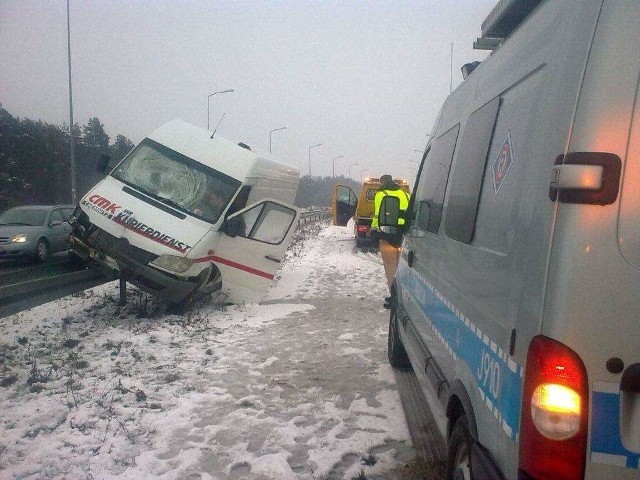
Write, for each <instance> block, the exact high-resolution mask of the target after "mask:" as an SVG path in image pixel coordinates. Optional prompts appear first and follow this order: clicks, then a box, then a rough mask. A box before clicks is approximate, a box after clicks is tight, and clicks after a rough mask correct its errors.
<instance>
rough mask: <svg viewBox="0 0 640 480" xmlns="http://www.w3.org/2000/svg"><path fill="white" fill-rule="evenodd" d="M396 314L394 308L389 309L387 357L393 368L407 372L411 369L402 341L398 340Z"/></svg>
mask: <svg viewBox="0 0 640 480" xmlns="http://www.w3.org/2000/svg"><path fill="white" fill-rule="evenodd" d="M392 305H393V302H392ZM397 312H398V311H397V309H396V308H395V307H392V308H391V315H390V316H389V337H388V339H387V356H388V357H389V363H390V364H391V366H392V367H393V368H397V369H399V370H409V369H411V363H410V362H409V357H408V356H407V351H406V350H405V349H404V345H402V340H400V333H399V332H398V313H397Z"/></svg>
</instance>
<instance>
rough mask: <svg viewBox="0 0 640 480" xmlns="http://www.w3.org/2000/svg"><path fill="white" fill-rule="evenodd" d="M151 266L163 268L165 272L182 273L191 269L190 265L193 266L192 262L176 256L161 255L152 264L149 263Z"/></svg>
mask: <svg viewBox="0 0 640 480" xmlns="http://www.w3.org/2000/svg"><path fill="white" fill-rule="evenodd" d="M151 264H152V265H155V266H156V267H160V268H164V269H165V270H171V271H172V272H176V273H182V272H186V271H187V270H189V269H190V268H191V265H193V260H191V259H188V258H184V257H178V256H176V255H161V256H159V257H158V258H156V259H155V260H154V261H153V262H151Z"/></svg>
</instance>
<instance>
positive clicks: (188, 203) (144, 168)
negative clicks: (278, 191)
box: [111, 138, 240, 223]
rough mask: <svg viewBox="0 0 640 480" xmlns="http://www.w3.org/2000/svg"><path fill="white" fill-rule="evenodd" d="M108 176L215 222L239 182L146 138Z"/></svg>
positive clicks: (161, 200) (186, 211) (191, 213)
mask: <svg viewBox="0 0 640 480" xmlns="http://www.w3.org/2000/svg"><path fill="white" fill-rule="evenodd" d="M111 176H113V177H114V178H116V179H118V180H120V181H121V182H123V183H126V184H127V185H129V186H130V187H133V188H135V189H137V190H139V191H141V192H143V193H146V194H147V195H149V196H151V197H153V198H155V199H156V200H158V201H160V202H163V203H165V204H166V205H170V206H172V207H174V208H176V209H178V210H180V211H182V212H184V213H188V214H189V215H193V216H195V217H198V218H200V219H202V220H206V221H207V222H210V223H215V222H216V221H217V220H218V219H219V218H220V215H221V214H222V212H223V211H224V209H225V208H226V206H227V205H228V204H229V201H230V200H231V198H232V197H233V195H234V194H235V193H236V191H237V190H238V188H239V187H240V182H239V181H238V180H235V179H233V178H231V177H229V176H228V175H225V174H223V173H221V172H218V171H217V170H214V169H213V168H210V167H207V166H206V165H203V164H201V163H199V162H196V161H195V160H193V159H191V158H189V157H186V156H184V155H182V154H180V153H178V152H176V151H174V150H171V149H170V148H167V147H165V146H164V145H161V144H159V143H157V142H154V141H153V140H150V139H148V138H146V139H144V140H143V141H142V143H140V145H138V146H137V147H136V148H135V150H133V151H132V152H131V153H130V154H129V155H128V156H127V157H126V158H125V159H124V160H123V161H122V162H121V163H120V164H119V165H118V166H117V167H116V168H115V169H114V170H113V172H111Z"/></svg>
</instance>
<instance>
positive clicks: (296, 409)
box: [0, 226, 414, 480]
mask: <svg viewBox="0 0 640 480" xmlns="http://www.w3.org/2000/svg"><path fill="white" fill-rule="evenodd" d="M316 228H317V230H316V231H315V232H312V234H311V235H309V237H308V238H306V239H304V240H302V241H299V242H298V243H297V244H295V245H294V246H293V247H292V248H291V249H290V251H289V253H288V255H287V260H286V262H285V263H284V265H283V267H282V269H281V270H280V272H279V279H278V281H277V283H276V284H275V285H274V287H273V288H272V289H271V290H270V291H269V294H268V296H267V298H266V299H265V300H264V301H263V302H262V303H261V304H260V305H244V306H225V305H223V304H222V303H216V302H215V301H212V299H211V298H207V299H204V300H203V301H201V302H199V303H197V304H196V306H195V308H194V309H193V310H192V311H191V312H189V313H188V314H185V315H183V316H176V315H170V314H167V313H165V309H164V307H163V305H162V304H161V303H159V302H156V301H155V300H154V299H153V298H151V297H148V296H146V295H145V294H142V293H140V292H138V291H137V290H135V289H134V288H130V289H129V296H128V301H129V302H128V305H127V306H126V307H119V306H118V305H117V300H118V292H117V284H115V283H111V284H107V285H104V286H101V287H98V288H95V289H93V290H91V291H87V292H84V293H83V294H81V295H76V296H72V297H68V298H64V299H61V300H58V301H56V302H53V303H50V304H47V305H43V306H41V307H38V308H34V309H32V310H29V311H25V312H22V313H20V314H17V315H14V316H11V317H8V318H5V319H0V412H1V413H0V478H2V479H6V478H11V479H23V478H26V479H41V478H47V479H49V478H55V479H62V478H64V479H76V478H78V479H83V478H86V479H89V478H91V479H112V478H113V479H115V478H117V479H141V478H163V479H239V478H247V479H284V480H286V479H309V480H312V479H313V480H315V479H317V480H320V479H325V480H329V479H342V478H345V479H352V478H366V479H376V478H377V479H381V478H389V479H391V478H397V472H398V469H399V468H400V467H401V466H402V465H404V464H405V463H406V462H408V461H410V460H412V458H413V455H414V452H413V449H412V448H411V442H410V439H409V433H408V431H407V427H406V422H405V418H404V413H403V410H402V406H401V403H400V399H399V395H398V392H397V389H396V384H395V379H394V374H393V371H392V369H391V367H390V366H389V364H388V362H387V361H386V331H387V322H388V312H387V311H386V310H384V309H383V308H382V303H383V302H382V299H383V297H384V296H385V295H386V286H385V281H384V274H383V271H382V263H381V261H380V259H379V256H378V255H376V254H373V253H363V252H359V251H356V250H355V247H354V241H353V235H352V232H353V230H352V229H351V228H349V227H348V228H339V227H331V226H322V227H319V226H318V227H316Z"/></svg>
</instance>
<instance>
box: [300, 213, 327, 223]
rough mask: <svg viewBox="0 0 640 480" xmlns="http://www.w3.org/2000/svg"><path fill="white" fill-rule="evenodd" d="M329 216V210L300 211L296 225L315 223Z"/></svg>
mask: <svg viewBox="0 0 640 480" xmlns="http://www.w3.org/2000/svg"><path fill="white" fill-rule="evenodd" d="M330 217H331V210H313V211H305V212H301V213H300V215H299V216H298V226H301V225H306V224H307V223H315V222H319V221H321V220H324V219H325V218H330Z"/></svg>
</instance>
